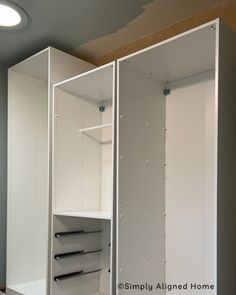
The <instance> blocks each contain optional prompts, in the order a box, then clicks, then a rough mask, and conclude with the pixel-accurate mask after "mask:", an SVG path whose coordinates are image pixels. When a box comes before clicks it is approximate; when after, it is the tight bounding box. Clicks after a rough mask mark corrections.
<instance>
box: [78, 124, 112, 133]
mask: <svg viewBox="0 0 236 295" xmlns="http://www.w3.org/2000/svg"><path fill="white" fill-rule="evenodd" d="M108 127H112V123H109V124H103V125H97V126H93V127H88V128H84V129H79V132H80V133H85V132H88V131H93V130H97V129H102V128H108Z"/></svg>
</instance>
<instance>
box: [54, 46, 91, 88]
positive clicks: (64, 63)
mask: <svg viewBox="0 0 236 295" xmlns="http://www.w3.org/2000/svg"><path fill="white" fill-rule="evenodd" d="M49 50H50V84H51V85H53V84H56V83H59V82H61V81H63V80H65V79H69V78H71V77H74V76H75V75H78V74H80V73H83V72H86V71H88V70H91V69H93V68H95V66H93V65H92V64H90V63H88V62H86V61H83V60H81V59H79V58H76V57H74V56H71V55H69V54H67V53H65V52H62V51H60V50H58V49H55V48H53V47H49Z"/></svg>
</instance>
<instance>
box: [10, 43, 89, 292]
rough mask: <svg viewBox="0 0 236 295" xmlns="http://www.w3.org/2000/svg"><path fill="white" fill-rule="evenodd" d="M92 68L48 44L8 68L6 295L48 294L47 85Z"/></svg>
mask: <svg viewBox="0 0 236 295" xmlns="http://www.w3.org/2000/svg"><path fill="white" fill-rule="evenodd" d="M92 68H94V66H93V65H91V64H89V63H87V62H85V61H83V60H80V59H78V58H76V57H73V56H71V55H69V54H67V53H64V52H62V51H59V50H57V49H55V48H53V47H48V48H46V49H44V50H42V51H40V52H39V53H36V54H35V55H33V56H31V57H29V58H27V59H25V60H23V61H21V62H19V63H18V64H16V65H14V66H12V67H11V68H9V70H8V205H7V206H8V217H7V225H8V228H7V292H8V294H11V295H17V294H24V295H28V294H29V295H31V294H33V293H34V294H35V295H36V292H39V293H40V295H46V294H49V270H50V251H49V250H50V247H51V245H50V236H51V120H52V116H51V112H52V86H53V84H55V83H57V82H60V81H62V80H64V79H67V78H70V77H72V76H74V75H75V74H78V73H82V72H85V71H87V70H89V69H92ZM40 282H42V283H40ZM39 283H40V285H39ZM40 290H41V291H40Z"/></svg>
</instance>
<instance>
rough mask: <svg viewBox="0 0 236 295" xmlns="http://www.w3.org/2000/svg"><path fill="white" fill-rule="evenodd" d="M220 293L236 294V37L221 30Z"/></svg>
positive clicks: (225, 29)
mask: <svg viewBox="0 0 236 295" xmlns="http://www.w3.org/2000/svg"><path fill="white" fill-rule="evenodd" d="M219 34H220V36H219V40H218V41H219V44H218V45H219V51H218V52H217V53H218V54H219V63H218V64H217V69H218V71H219V72H218V74H219V77H218V79H219V82H218V83H219V84H218V89H217V90H218V95H219V101H218V126H219V127H218V188H217V193H218V203H217V205H218V208H217V223H218V228H217V234H218V236H217V272H218V275H217V277H218V285H217V294H218V295H221V294H229V295H233V294H234V293H235V272H236V256H235V248H236V235H235V228H236V222H235V216H236V198H235V196H236V184H235V183H236V182H235V179H236V157H235V151H236V115H235V113H236V99H235V98H236V88H235V77H236V56H235V52H236V36H235V33H233V32H231V31H229V30H228V29H227V28H226V27H224V26H223V24H220V29H219Z"/></svg>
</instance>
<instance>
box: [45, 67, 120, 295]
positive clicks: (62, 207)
mask: <svg viewBox="0 0 236 295" xmlns="http://www.w3.org/2000/svg"><path fill="white" fill-rule="evenodd" d="M90 104H91V106H90ZM106 111H107V112H108V114H107V115H106ZM90 112H91V114H90ZM96 112H97V114H96ZM103 114H104V115H103ZM70 116H71V119H69V117H70ZM53 118H54V119H53V127H52V130H53V132H52V138H53V141H52V142H53V149H52V150H53V155H52V159H53V161H52V188H53V189H52V204H53V206H52V215H53V220H52V229H53V232H52V236H51V238H52V241H51V245H52V248H51V275H50V280H51V294H53V295H59V294H60V295H62V294H75V292H81V293H83V294H109V295H111V294H114V292H115V271H116V267H115V265H116V262H115V236H116V232H115V231H116V228H115V219H116V201H115V200H116V197H115V165H116V164H115V149H116V146H115V140H116V64H115V62H112V63H109V64H106V65H104V66H101V67H98V68H96V69H92V70H90V71H88V72H85V73H83V74H81V75H77V76H74V77H72V78H70V79H67V80H65V81H62V82H60V83H57V84H55V85H54V86H53ZM68 120H69V121H68ZM107 129H109V130H111V131H109V130H108V131H107V132H106V130H107ZM100 130H101V131H100ZM109 138H110V139H109ZM100 140H101V142H99V141H100ZM110 140H111V141H110ZM103 141H104V143H103ZM103 144H104V145H105V146H104V148H103ZM90 145H91V147H92V146H93V150H92V149H91V151H89V149H90ZM106 146H107V148H108V150H107V148H105V147H106ZM94 149H95V150H94ZM97 149H98V152H97V151H96V150H97ZM72 150H73V151H72ZM65 151H66V152H65ZM92 151H93V152H92ZM91 152H92V153H91ZM107 152H108V153H109V156H108V158H107V157H106V153H107ZM103 153H104V154H103ZM100 154H101V155H100ZM72 155H73V156H72ZM104 155H105V161H108V163H107V162H106V164H105V165H109V167H107V166H104V167H103V165H104V163H103V160H101V159H99V160H98V159H97V157H99V158H100V156H101V157H102V158H104ZM84 157H85V158H84ZM90 157H92V159H94V160H95V164H94V165H96V164H97V165H100V166H98V167H94V168H93V167H92V166H91V165H92V164H93V163H92V162H91V160H90ZM77 158H78V159H77ZM86 159H87V161H88V164H87V162H86ZM97 160H98V161H97ZM81 161H82V162H81ZM99 161H101V162H99ZM81 163H82V164H81ZM90 166H91V167H90ZM63 167H64V168H63ZM84 167H86V168H85V170H84ZM107 169H108V170H107ZM93 170H94V171H95V172H94V171H93ZM97 170H98V171H97ZM100 170H101V171H100ZM71 171H74V174H73V175H71ZM84 173H85V174H84ZM94 173H95V174H94ZM96 173H97V174H98V175H97V174H96ZM110 173H111V175H110ZM103 174H105V175H106V176H105V180H104V179H103V177H104V176H103ZM108 174H109V177H108ZM70 175H71V176H72V177H70ZM96 175H97V176H96ZM90 176H91V179H87V180H86V179H85V177H90ZM97 177H99V179H100V180H99V179H97ZM107 177H108V178H107ZM96 179H97V180H96ZM90 181H91V183H90ZM93 181H95V182H93ZM97 181H98V182H97ZM108 181H111V183H110V184H109V183H108ZM88 185H89V186H91V187H94V188H93V189H92V190H90V188H89V187H86V186H88ZM81 186H82V188H81ZM97 186H99V188H98V191H100V193H98V195H96V197H95V195H94V196H92V199H91V200H93V201H91V200H90V198H91V192H92V193H94V194H95V193H96V190H97V189H96V187H97ZM103 186H104V187H103ZM108 189H109V190H108ZM107 190H108V191H107ZM104 191H105V192H104ZM89 193H90V194H89ZM96 194H97V193H96ZM103 194H104V196H103ZM87 197H89V199H88V200H87ZM104 197H105V199H104ZM94 198H95V199H94ZM96 198H98V200H96ZM99 202H100V209H99V208H98V209H95V207H96V206H97V205H99ZM106 202H108V203H107V205H106ZM97 203H98V204H97ZM96 204H97V205H96ZM108 205H109V206H108ZM81 206H82V207H81ZM90 206H92V207H91V209H89V208H90ZM104 206H105V207H104ZM103 207H104V208H105V211H104V210H103V209H102V208H103ZM94 210H95V211H94ZM106 210H108V211H106ZM81 231H82V232H81ZM84 231H85V233H86V234H85V235H84ZM58 232H59V233H58ZM90 232H92V234H94V235H96V234H100V238H99V239H100V242H99V243H98V240H96V238H95V237H91V235H90ZM103 232H104V233H103ZM87 233H88V234H87ZM81 234H82V235H81ZM63 237H64V239H63V240H62V238H63ZM58 238H61V241H62V242H60V241H59V239H58ZM87 238H88V241H86V239H87ZM108 238H109V240H108ZM103 239H104V241H103ZM105 241H106V242H105ZM93 244H94V245H96V247H95V246H93V247H92V248H90V247H91V245H93ZM99 245H100V246H99ZM86 247H87V248H89V249H90V250H88V249H86ZM82 248H83V251H85V253H87V252H88V255H87V260H86V259H85V258H84V259H83V256H82V257H81V254H80V253H79V252H80V251H81V249H82ZM106 248H107V249H108V250H106ZM91 250H92V251H91ZM105 251H106V252H105ZM59 252H60V253H61V254H60V255H59ZM103 252H104V253H105V254H103ZM83 253H84V252H83ZM83 253H82V255H84V254H83ZM90 253H94V254H92V255H95V256H90ZM98 255H99V256H100V257H99V260H100V262H99V263H100V270H99V269H98V267H97V268H96V269H95V267H94V266H93V267H92V268H91V265H98V264H97V263H95V262H94V263H93V259H95V261H96V260H97V258H98V257H97V256H98ZM104 255H105V256H104ZM58 256H59V259H60V257H62V258H63V260H61V262H60V260H58ZM73 257H74V259H75V261H77V263H78V265H77V264H75V262H74V261H73ZM93 257H95V258H93ZM64 258H65V259H64ZM108 258H109V274H108V275H107V274H106V272H107V271H108V269H106V267H107V263H108V262H107V261H108ZM103 259H105V262H104V261H103ZM103 263H105V269H104V270H103V268H102V264H103ZM80 268H81V270H83V272H82V273H80V272H79V271H80ZM87 268H89V270H88V275H86V276H84V274H86V273H87ZM93 268H94V269H93ZM94 270H96V271H95V274H94V276H93V277H91V279H90V278H89V276H90V275H92V274H93V272H94ZM97 270H98V271H99V273H100V274H101V275H100V274H99V277H98V274H97ZM91 273H92V274H91ZM81 276H82V277H81ZM80 277H81V278H80ZM106 277H109V279H108V278H106ZM61 279H62V281H61ZM107 280H109V282H108V281H107ZM104 284H105V285H104ZM106 284H109V285H106ZM99 285H101V286H100V287H99V288H98V286H99ZM80 286H81V287H80ZM97 288H98V289H97ZM86 292H87V293H86Z"/></svg>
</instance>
